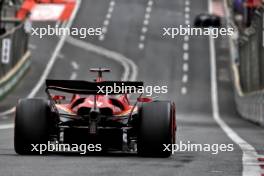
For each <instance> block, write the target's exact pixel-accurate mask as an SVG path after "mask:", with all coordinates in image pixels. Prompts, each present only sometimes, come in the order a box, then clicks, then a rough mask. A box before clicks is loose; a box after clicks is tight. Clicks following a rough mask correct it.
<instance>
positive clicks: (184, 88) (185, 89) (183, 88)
mask: <svg viewBox="0 0 264 176" xmlns="http://www.w3.org/2000/svg"><path fill="white" fill-rule="evenodd" d="M187 92H188V89H187V88H186V87H182V88H181V94H182V95H186V94H187Z"/></svg>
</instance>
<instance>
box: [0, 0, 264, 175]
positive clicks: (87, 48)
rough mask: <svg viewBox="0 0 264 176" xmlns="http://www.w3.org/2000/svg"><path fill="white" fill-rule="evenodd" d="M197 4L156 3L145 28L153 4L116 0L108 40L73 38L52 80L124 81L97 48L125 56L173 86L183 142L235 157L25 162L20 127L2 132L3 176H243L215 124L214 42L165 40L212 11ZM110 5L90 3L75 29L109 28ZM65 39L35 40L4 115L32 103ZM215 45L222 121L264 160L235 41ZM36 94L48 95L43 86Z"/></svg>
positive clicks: (237, 153) (145, 75) (141, 72)
mask: <svg viewBox="0 0 264 176" xmlns="http://www.w3.org/2000/svg"><path fill="white" fill-rule="evenodd" d="M189 2H190V3H189V5H188V4H187V5H186V2H185V1H183V0H177V1H176V0H174V1H172V0H163V1H153V5H152V9H151V12H150V13H149V15H150V17H149V18H148V24H147V25H144V24H143V22H144V19H145V13H146V8H147V7H148V1H146V0H144V1H142V0H133V1H128V0H116V1H115V5H114V9H113V11H112V13H111V19H110V20H109V24H108V26H107V32H106V34H105V36H104V39H103V40H100V39H98V37H88V38H86V39H80V38H78V37H76V38H74V39H72V38H68V39H67V40H66V42H65V44H64V46H63V48H62V49H61V51H60V53H59V55H58V58H57V60H56V62H55V64H54V66H53V68H52V70H51V72H50V74H49V75H48V77H49V78H53V79H80V80H92V79H93V77H94V75H93V74H90V73H89V72H88V69H89V68H90V67H99V66H105V67H109V68H111V69H112V73H111V74H108V75H106V78H107V79H114V80H115V79H120V78H121V77H122V76H124V71H125V69H124V67H123V66H122V65H121V63H120V62H117V61H116V60H113V59H112V58H111V57H105V55H104V54H100V53H99V54H98V53H96V52H95V51H94V50H93V49H91V45H90V44H93V45H92V46H96V47H97V46H99V47H100V48H103V52H106V51H113V52H116V53H120V54H122V55H123V56H125V57H126V58H128V59H130V60H132V61H133V63H134V64H135V65H136V66H137V73H136V74H138V75H137V79H138V80H142V81H145V83H146V85H168V88H169V93H168V94H160V95H159V98H160V99H170V100H172V101H175V102H176V105H177V123H178V131H177V141H178V142H179V141H183V142H187V141H191V142H192V143H197V144H200V143H201V144H234V146H235V150H234V151H233V152H220V153H219V154H217V155H212V154H211V153H210V152H177V153H175V154H174V155H173V156H172V157H170V158H166V159H156V158H139V157H137V156H136V155H127V154H113V155H108V156H74V155H73V156H72V155H65V154H62V155H59V154H51V155H49V156H18V155H17V154H15V152H14V149H13V129H12V128H11V129H9V128H8V129H0V175H1V176H23V175H24V176H31V175H32V176H33V175H34V176H35V175H40V176H46V175H50V176H72V175H76V176H77V175H80V176H83V175H89V176H93V175H98V176H99V175H100V176H101V175H106V176H110V175H111V176H112V175H113V176H114V175H115V176H116V175H140V176H141V175H144V176H145V175H146V176H147V175H151V176H160V175H164V176H165V175H168V176H171V175H175V176H196V175H202V176H240V175H242V167H243V163H242V151H241V149H240V148H239V147H238V145H236V144H235V143H234V142H233V141H232V140H231V139H230V138H228V137H227V135H226V134H225V133H224V131H223V130H222V128H220V127H219V125H218V124H217V123H216V121H215V120H214V118H213V109H212V103H213V102H212V99H211V91H212V89H211V70H210V69H211V66H210V46H209V40H208V37H205V36H202V37H190V38H189V39H186V38H184V37H183V36H181V37H177V38H176V39H170V38H168V37H167V38H163V37H162V33H163V31H162V28H163V27H169V26H178V25H181V24H186V23H188V21H189V22H190V23H192V21H193V18H194V17H195V15H197V14H199V13H201V12H204V11H207V10H208V5H207V1H204V0H193V1H189ZM109 4H110V1H109V0H100V1H95V0H83V1H82V5H81V6H80V9H79V11H78V14H77V16H76V18H75V20H74V22H73V27H101V26H102V25H103V22H104V20H105V18H106V15H107V13H108V10H109ZM186 6H188V7H189V8H190V12H189V14H190V18H188V17H187V18H186V16H185V13H186V12H185V10H186ZM187 11H188V10H187ZM186 21H187V22H186ZM45 25H47V23H35V24H34V26H45ZM51 25H54V24H51ZM143 27H147V31H145V32H143V33H142V28H143ZM142 34H144V36H145V39H144V40H141V39H140V36H141V35H142ZM59 40H60V39H59V38H56V37H45V38H44V39H39V38H38V37H36V36H34V37H32V38H31V42H30V43H31V45H30V47H31V50H32V53H33V56H32V59H33V65H32V67H31V69H30V71H29V72H28V74H27V75H26V76H25V77H24V79H23V81H21V82H20V83H19V84H18V85H17V87H16V88H15V89H14V90H13V93H11V94H10V95H8V96H7V97H6V99H5V100H3V101H2V102H0V109H1V111H4V110H6V109H8V108H11V107H12V106H14V105H15V103H16V101H17V99H18V98H21V97H26V96H27V95H28V94H29V93H30V90H31V89H32V88H33V87H34V86H35V84H36V83H37V81H38V80H39V77H40V76H41V74H42V72H43V70H44V68H45V66H46V64H47V62H48V60H49V59H50V57H51V53H52V52H53V50H54V48H55V47H56V45H57V43H58V42H59ZM186 43H187V44H188V48H186ZM140 44H141V46H140ZM142 44H143V45H144V46H143V47H142ZM215 47H216V62H217V83H218V97H219V108H220V115H221V118H222V119H223V120H224V121H225V122H226V123H227V124H228V125H229V126H230V127H231V128H232V129H233V130H234V131H235V132H236V133H237V134H238V135H239V136H240V137H242V138H243V139H244V140H245V141H247V142H248V143H249V144H251V145H252V146H253V147H254V148H255V149H256V151H257V153H258V154H259V156H260V157H261V156H263V155H264V150H263V149H264V141H263V136H264V130H263V129H261V128H260V127H259V126H257V125H255V124H252V123H250V122H248V121H245V120H242V119H241V118H240V117H239V116H238V114H237V113H236V111H235V106H234V100H233V92H232V84H231V76H230V73H229V56H228V41H227V39H222V38H219V39H217V40H216V41H215ZM101 50H102V49H101ZM186 53H187V54H186ZM186 55H187V56H186ZM127 65H128V67H129V70H130V72H129V74H130V76H129V77H131V75H132V76H133V74H135V73H134V71H133V67H132V66H131V64H127ZM126 69H127V68H126ZM36 96H37V97H44V96H45V94H44V91H43V87H42V88H41V89H40V90H39V91H38V93H37V95H36ZM12 121H13V115H12V114H11V115H5V116H1V117H0V124H1V125H5V124H9V123H11V122H12Z"/></svg>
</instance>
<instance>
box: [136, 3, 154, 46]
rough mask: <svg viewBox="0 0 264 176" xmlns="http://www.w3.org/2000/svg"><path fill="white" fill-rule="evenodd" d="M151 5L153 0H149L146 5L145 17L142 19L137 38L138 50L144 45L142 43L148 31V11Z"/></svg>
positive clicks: (150, 9) (149, 11)
mask: <svg viewBox="0 0 264 176" xmlns="http://www.w3.org/2000/svg"><path fill="white" fill-rule="evenodd" d="M152 5H153V1H152V0H149V1H148V5H147V7H146V11H145V17H144V21H143V27H142V29H141V35H140V38H139V44H138V48H139V49H140V50H143V49H144V47H145V44H144V43H145V38H146V33H147V31H148V25H149V18H150V13H151V11H152Z"/></svg>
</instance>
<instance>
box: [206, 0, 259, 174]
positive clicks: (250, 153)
mask: <svg viewBox="0 0 264 176" xmlns="http://www.w3.org/2000/svg"><path fill="white" fill-rule="evenodd" d="M208 6H209V13H212V0H208ZM209 44H210V64H211V99H212V110H213V118H214V120H215V121H216V122H217V124H218V125H219V126H220V128H221V129H222V130H223V131H224V132H225V134H226V135H227V136H228V137H229V138H230V139H231V140H232V141H233V142H234V143H235V144H237V145H238V146H239V147H240V149H241V150H242V165H243V171H242V176H260V175H261V168H260V166H259V165H257V164H256V165H250V164H248V163H258V160H257V158H258V157H259V156H258V154H257V152H256V150H255V148H254V147H253V146H252V145H250V144H249V143H248V142H247V141H245V140H244V139H242V138H241V137H240V136H239V135H238V134H237V133H236V132H235V131H234V130H233V129H232V128H230V127H229V126H228V125H227V124H226V123H225V121H224V120H223V119H222V118H221V116H220V112H219V104H218V89H217V71H216V70H217V69H216V53H215V43H214V39H213V38H212V36H210V37H209Z"/></svg>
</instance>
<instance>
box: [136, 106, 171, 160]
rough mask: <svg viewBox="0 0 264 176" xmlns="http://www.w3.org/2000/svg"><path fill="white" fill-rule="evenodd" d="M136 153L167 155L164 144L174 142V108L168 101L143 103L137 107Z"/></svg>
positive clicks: (155, 155) (150, 155)
mask: <svg viewBox="0 0 264 176" xmlns="http://www.w3.org/2000/svg"><path fill="white" fill-rule="evenodd" d="M139 117H140V120H139V130H138V147H137V149H138V154H139V155H140V156H143V157H169V156H171V151H168V150H165V151H164V149H165V147H164V145H165V144H166V145H167V144H172V143H174V142H175V130H176V125H175V108H174V105H173V104H172V103H171V102H169V101H155V102H151V103H145V104H143V105H142V106H141V108H140V109H139Z"/></svg>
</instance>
